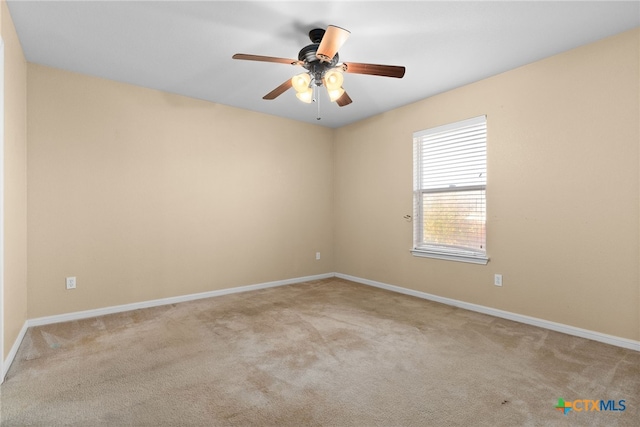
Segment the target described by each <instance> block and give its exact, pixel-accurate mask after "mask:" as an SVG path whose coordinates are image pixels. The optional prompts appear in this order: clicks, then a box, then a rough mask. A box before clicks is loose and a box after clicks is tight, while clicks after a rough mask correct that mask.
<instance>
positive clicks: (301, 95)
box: [296, 87, 313, 104]
mask: <svg viewBox="0 0 640 427" xmlns="http://www.w3.org/2000/svg"><path fill="white" fill-rule="evenodd" d="M296 97H297V98H298V99H299V100H300V101H302V102H306V103H307V104H311V101H313V90H312V89H311V88H310V87H307V89H306V90H305V91H303V92H297V93H296Z"/></svg>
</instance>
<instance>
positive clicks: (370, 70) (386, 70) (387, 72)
mask: <svg viewBox="0 0 640 427" xmlns="http://www.w3.org/2000/svg"><path fill="white" fill-rule="evenodd" d="M342 65H343V69H344V72H345V73H354V74H371V75H374V76H383V77H396V78H398V79H401V78H402V77H403V76H404V72H405V68H404V67H400V66H397V65H379V64H362V63H359V62H349V63H345V64H342Z"/></svg>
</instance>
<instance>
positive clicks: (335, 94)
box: [327, 87, 344, 102]
mask: <svg viewBox="0 0 640 427" xmlns="http://www.w3.org/2000/svg"><path fill="white" fill-rule="evenodd" d="M327 92H329V99H330V100H331V102H335V101H337V100H338V99H340V97H341V96H342V95H344V89H343V88H341V87H339V88H338V89H329V88H328V87H327Z"/></svg>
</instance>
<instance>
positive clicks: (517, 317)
mask: <svg viewBox="0 0 640 427" xmlns="http://www.w3.org/2000/svg"><path fill="white" fill-rule="evenodd" d="M335 277H339V278H341V279H345V280H350V281H352V282H356V283H361V284H363V285H369V286H374V287H376V288H382V289H386V290H389V291H393V292H398V293H401V294H406V295H411V296H414V297H418V298H423V299H427V300H430V301H435V302H439V303H442V304H446V305H451V306H454V307H459V308H463V309H465V310H471V311H476V312H478V313H484V314H488V315H491V316H495V317H500V318H503V319H508V320H513V321H515V322H520V323H525V324H527V325H533V326H538V327H540V328H545V329H550V330H552V331H556V332H562V333H564V334H567V335H574V336H577V337H581V338H586V339H590V340H593V341H599V342H603V343H605V344H611V345H614V346H617V347H622V348H628V349H630V350H635V351H640V341H635V340H630V339H627V338H621V337H616V336H614V335H608V334H603V333H600V332H594V331H590V330H588V329H582V328H576V327H575V326H569V325H565V324H562V323H556V322H551V321H549V320H544V319H538V318H536V317H530V316H525V315H523V314H517V313H512V312H509V311H504V310H498V309H496V308H491V307H485V306H483V305H477V304H472V303H468V302H464V301H459V300H455V299H451V298H445V297H440V296H437V295H432V294H428V293H426V292H420V291H414V290H412V289H407V288H402V287H400V286H395V285H389V284H386V283H382V282H376V281H374V280H369V279H363V278H361V277H355V276H350V275H348V274H342V273H336V274H335Z"/></svg>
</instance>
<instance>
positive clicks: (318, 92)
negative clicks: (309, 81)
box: [313, 86, 320, 120]
mask: <svg viewBox="0 0 640 427" xmlns="http://www.w3.org/2000/svg"><path fill="white" fill-rule="evenodd" d="M313 90H314V91H315V93H316V94H315V95H316V104H318V115H317V117H316V120H320V91H319V90H318V86H316V87H315V88H313Z"/></svg>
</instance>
